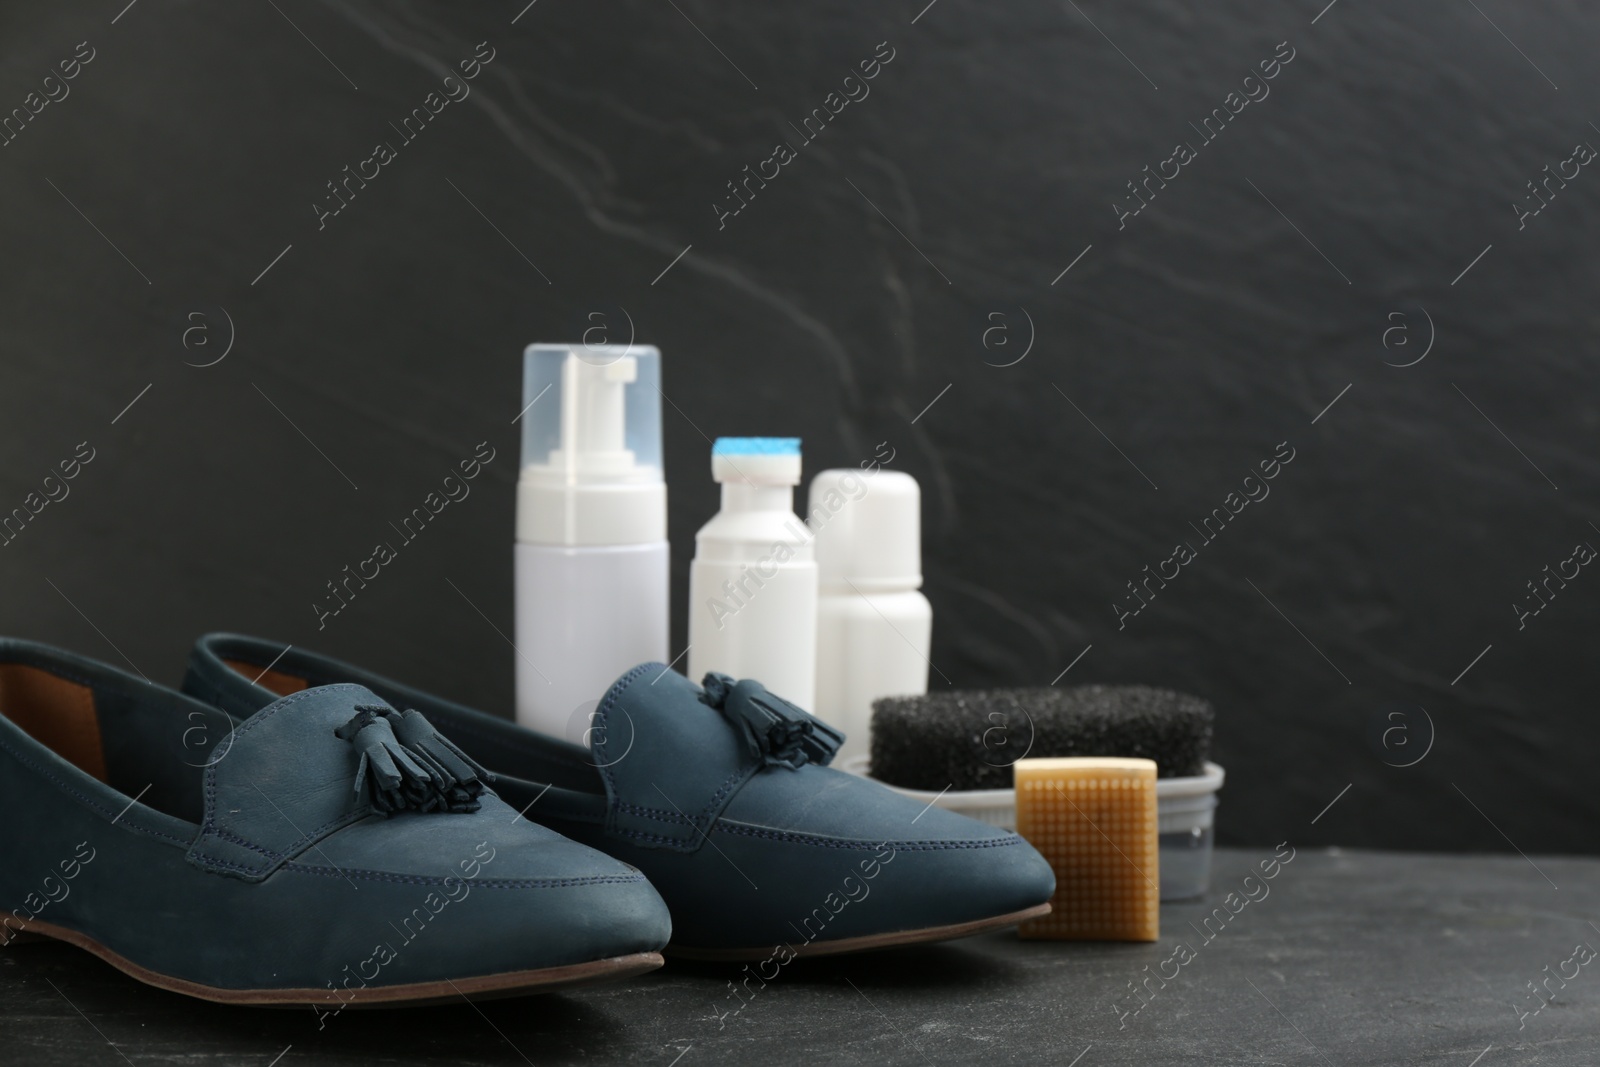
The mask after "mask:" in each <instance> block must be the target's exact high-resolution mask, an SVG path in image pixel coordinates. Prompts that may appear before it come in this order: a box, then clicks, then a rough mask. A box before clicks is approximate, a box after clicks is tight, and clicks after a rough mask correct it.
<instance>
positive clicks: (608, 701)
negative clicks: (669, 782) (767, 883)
mask: <svg viewBox="0 0 1600 1067" xmlns="http://www.w3.org/2000/svg"><path fill="white" fill-rule="evenodd" d="M652 666H654V664H648V663H641V664H640V665H639V666H637V667H635V668H633V669H632V670H630V671H629V672H628V673H627V674H625V675H623V676H622V677H621V678H620V679H618V681H617V683H616V684H615V685H613V686H612V687H611V689H610V690H609V691H608V692H607V693H606V697H605V699H604V700H602V701H601V702H600V706H599V707H598V708H597V709H596V710H595V715H596V716H598V717H599V719H600V726H601V729H607V728H608V725H609V722H610V712H611V708H612V705H614V704H615V703H616V702H617V700H618V699H619V698H620V697H621V696H622V694H623V693H624V692H625V691H626V690H627V689H628V687H629V686H631V685H633V683H634V682H636V681H638V680H639V679H640V678H642V677H643V676H644V674H645V672H646V671H648V670H649V669H650V668H651V667H652ZM670 669H671V668H670V667H669V668H668V670H670ZM760 770H761V768H760V767H759V766H757V767H754V768H743V767H741V768H739V769H738V770H736V771H734V772H733V773H732V774H731V775H729V776H728V777H727V779H726V780H724V781H723V783H722V785H721V787H719V788H718V789H717V791H716V792H715V793H713V794H711V799H710V800H708V801H707V802H706V805H705V807H703V808H701V809H700V811H699V812H698V813H697V814H696V815H695V816H694V817H693V818H690V817H688V816H685V815H682V814H680V813H678V812H669V811H667V810H666V809H665V808H653V807H647V806H644V805H639V804H628V803H626V802H624V801H623V800H622V798H621V797H620V796H618V794H617V788H616V779H615V777H614V776H613V775H612V774H611V764H606V765H605V766H603V767H601V768H600V773H601V774H602V775H604V777H605V780H606V787H607V794H608V795H609V796H611V797H616V810H617V811H618V813H625V814H630V815H638V816H641V817H643V818H647V819H655V820H656V821H658V822H676V823H680V824H681V823H687V824H688V827H689V829H691V830H699V831H700V832H701V833H702V834H704V833H705V830H706V828H705V827H703V826H702V825H701V823H702V822H703V821H706V820H707V819H708V817H713V816H715V814H716V812H717V811H719V810H721V807H722V802H723V801H724V800H725V799H726V798H727V797H728V795H729V794H730V793H732V792H733V790H735V789H737V788H738V787H739V786H741V785H743V784H744V783H745V782H747V781H749V780H750V779H751V778H753V777H754V776H755V775H756V774H757V773H759V772H760ZM608 822H609V820H608ZM612 832H614V833H620V834H623V835H625V836H627V837H633V838H637V839H639V840H642V841H656V842H659V843H662V844H674V845H676V844H682V843H683V842H684V841H692V840H693V839H694V838H693V835H692V834H683V835H680V836H677V837H665V836H662V835H660V834H647V833H643V832H640V831H635V830H624V829H621V828H620V827H618V828H615V829H614V830H613V831H612Z"/></svg>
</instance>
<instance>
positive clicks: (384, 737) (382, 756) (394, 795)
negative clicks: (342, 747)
mask: <svg viewBox="0 0 1600 1067" xmlns="http://www.w3.org/2000/svg"><path fill="white" fill-rule="evenodd" d="M385 710H387V709H385V708H382V707H379V706H377V705H370V704H363V705H358V706H357V707H356V716H355V718H353V719H351V720H350V721H349V722H347V723H345V724H344V725H343V726H341V727H339V728H338V729H337V730H335V731H334V735H335V736H337V737H339V738H340V739H341V740H344V741H348V742H350V744H352V745H354V746H355V749H356V751H357V752H359V753H360V754H361V765H360V766H359V767H358V768H357V769H356V782H355V792H356V796H358V797H360V796H363V795H367V796H369V797H370V799H371V801H372V806H373V807H374V808H376V809H377V810H379V811H381V812H383V813H384V814H386V815H390V814H393V813H394V812H397V811H405V810H407V809H409V810H412V811H432V810H434V809H435V808H438V807H442V806H444V804H445V799H444V796H443V794H442V792H441V791H440V789H439V783H438V782H437V781H435V778H434V772H433V771H432V770H431V769H430V768H428V767H426V766H424V765H423V764H422V763H421V762H419V761H418V760H417V759H416V757H414V756H413V755H412V754H411V753H410V752H407V751H406V747H405V746H404V745H403V744H401V743H400V740H399V738H397V737H395V734H394V730H393V729H392V728H391V727H390V725H389V720H388V719H387V718H385V717H384V715H383V712H384V711H385Z"/></svg>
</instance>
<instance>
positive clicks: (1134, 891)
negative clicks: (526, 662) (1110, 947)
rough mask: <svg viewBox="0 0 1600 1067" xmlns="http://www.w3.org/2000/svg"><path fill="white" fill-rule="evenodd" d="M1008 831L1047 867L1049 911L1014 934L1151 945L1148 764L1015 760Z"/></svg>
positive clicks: (1156, 925)
mask: <svg viewBox="0 0 1600 1067" xmlns="http://www.w3.org/2000/svg"><path fill="white" fill-rule="evenodd" d="M1016 774H1017V833H1019V834H1021V835H1022V836H1023V837H1025V838H1027V840H1028V843H1029V844H1031V845H1033V847H1034V848H1036V849H1038V850H1039V851H1040V853H1042V854H1043V855H1044V858H1045V859H1046V860H1048V861H1049V862H1050V867H1051V868H1052V869H1053V870H1054V871H1055V874H1056V892H1055V896H1054V897H1052V898H1051V900H1050V905H1051V910H1050V914H1048V915H1046V916H1044V917H1042V918H1039V919H1031V920H1029V921H1028V922H1025V923H1023V924H1022V925H1021V926H1020V927H1018V928H1017V935H1018V936H1019V937H1024V938H1051V939H1055V940H1081V941H1155V940H1157V939H1158V938H1159V937H1160V932H1161V894H1160V892H1159V891H1158V889H1157V885H1158V882H1157V879H1158V877H1159V874H1160V872H1159V870H1158V866H1159V862H1160V861H1159V858H1158V850H1157V846H1156V764H1155V761H1154V760H1147V759H1115V758H1111V757H1090V758H1067V759H1025V760H1019V761H1018V762H1017V766H1016Z"/></svg>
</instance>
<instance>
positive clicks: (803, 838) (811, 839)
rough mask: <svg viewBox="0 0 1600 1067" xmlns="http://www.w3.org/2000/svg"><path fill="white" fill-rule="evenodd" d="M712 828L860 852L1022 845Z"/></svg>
mask: <svg viewBox="0 0 1600 1067" xmlns="http://www.w3.org/2000/svg"><path fill="white" fill-rule="evenodd" d="M712 829H714V830H719V831H721V832H722V833H725V834H735V835H738V836H740V837H761V838H766V839H769V840H773V841H787V842H790V843H791V844H797V845H819V846H821V847H823V848H847V849H856V850H860V851H866V850H869V849H873V850H875V849H879V848H883V847H885V846H887V847H889V848H893V849H898V850H900V851H904V852H936V851H943V850H946V849H961V848H1002V847H1005V846H1007V845H1016V844H1021V843H1022V838H1021V837H1020V836H1019V835H1017V834H1010V835H1009V836H1006V837H991V838H982V839H979V840H976V841H849V840H841V839H839V838H834V837H818V836H816V835H814V834H797V833H792V832H790V831H787V830H782V831H780V830H758V829H755V828H753V827H746V826H736V825H730V824H728V823H725V822H722V821H720V820H719V821H718V822H717V824H716V825H715V826H714V827H712Z"/></svg>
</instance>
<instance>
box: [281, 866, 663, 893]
mask: <svg viewBox="0 0 1600 1067" xmlns="http://www.w3.org/2000/svg"><path fill="white" fill-rule="evenodd" d="M283 870H286V871H295V872H296V873H299V874H320V875H326V876H328V877H331V878H342V877H345V876H348V877H351V878H360V879H362V880H363V881H368V882H400V883H403V884H405V885H437V886H444V885H450V884H451V879H448V878H430V877H427V876H423V875H409V874H389V873H386V872H384V871H364V870H355V869H346V870H343V871H340V870H334V869H331V868H328V867H314V866H311V865H309V864H305V863H285V864H284V865H283ZM454 881H455V883H456V884H459V885H466V886H481V887H483V888H485V889H560V888H564V887H567V886H584V885H633V884H634V883H637V882H642V881H644V875H642V874H631V875H627V874H605V875H600V874H597V875H589V876H584V877H579V878H529V879H521V880H518V879H510V878H492V879H474V878H457V879H454Z"/></svg>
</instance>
